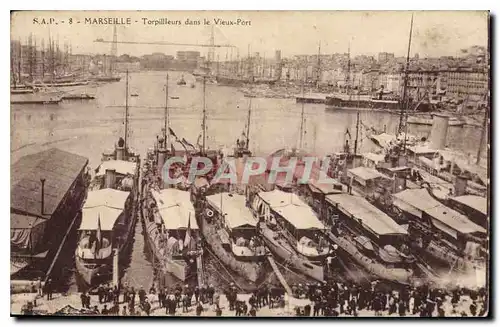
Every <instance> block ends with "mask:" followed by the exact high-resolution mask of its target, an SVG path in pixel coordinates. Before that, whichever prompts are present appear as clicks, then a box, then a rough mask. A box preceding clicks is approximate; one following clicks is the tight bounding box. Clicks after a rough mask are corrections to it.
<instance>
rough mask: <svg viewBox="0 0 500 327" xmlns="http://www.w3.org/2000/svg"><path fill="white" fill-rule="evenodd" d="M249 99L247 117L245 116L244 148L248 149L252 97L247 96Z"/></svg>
mask: <svg viewBox="0 0 500 327" xmlns="http://www.w3.org/2000/svg"><path fill="white" fill-rule="evenodd" d="M249 99H250V101H249V103H248V118H247V132H246V134H247V144H246V148H247V150H248V148H249V146H250V145H249V143H250V121H251V120H250V117H251V114H252V97H250V98H249Z"/></svg>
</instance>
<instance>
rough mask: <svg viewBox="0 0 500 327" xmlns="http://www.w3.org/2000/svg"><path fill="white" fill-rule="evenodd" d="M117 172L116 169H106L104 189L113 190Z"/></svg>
mask: <svg viewBox="0 0 500 327" xmlns="http://www.w3.org/2000/svg"><path fill="white" fill-rule="evenodd" d="M115 172H116V171H115V170H114V169H106V178H105V182H104V188H113V186H114V185H115Z"/></svg>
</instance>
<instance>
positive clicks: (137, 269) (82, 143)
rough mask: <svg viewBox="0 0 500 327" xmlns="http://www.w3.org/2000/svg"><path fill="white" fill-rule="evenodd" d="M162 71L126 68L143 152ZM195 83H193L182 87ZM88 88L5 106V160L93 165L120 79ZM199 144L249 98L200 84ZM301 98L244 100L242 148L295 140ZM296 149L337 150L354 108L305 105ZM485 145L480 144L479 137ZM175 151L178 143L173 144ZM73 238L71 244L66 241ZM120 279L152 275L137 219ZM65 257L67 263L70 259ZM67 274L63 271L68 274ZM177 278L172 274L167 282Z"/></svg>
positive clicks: (455, 140)
mask: <svg viewBox="0 0 500 327" xmlns="http://www.w3.org/2000/svg"><path fill="white" fill-rule="evenodd" d="M166 74H167V73H166V72H139V73H132V74H130V81H129V88H130V93H136V94H137V95H138V96H134V97H130V98H129V101H128V104H129V108H130V109H129V114H130V116H129V121H130V125H129V128H130V133H129V136H128V140H129V141H128V142H129V146H130V147H132V148H133V149H134V150H136V151H138V152H139V153H140V155H141V157H144V156H145V154H146V151H147V149H148V148H150V147H152V146H153V143H154V141H155V139H156V135H157V134H158V133H159V132H160V131H161V128H162V127H163V124H164V122H163V117H164V107H165V84H166ZM180 76H181V73H180V72H169V90H168V94H169V97H170V99H169V100H168V102H169V103H168V105H169V108H170V127H171V128H172V130H173V131H174V132H175V133H176V134H177V136H178V137H179V138H185V139H186V140H188V141H189V142H191V143H193V144H195V143H196V140H197V139H198V135H199V134H200V132H201V121H202V108H203V85H202V84H201V83H200V82H196V81H195V79H194V77H192V76H190V75H188V74H185V76H184V78H185V79H186V82H187V86H179V85H177V83H176V82H177V80H178V79H180ZM190 83H195V88H191V87H189V84H190ZM83 91H85V92H89V93H92V94H95V96H96V99H95V100H81V101H80V100H76V101H63V102H61V103H60V104H59V105H12V106H11V161H12V163H13V162H15V161H17V160H18V159H19V158H20V157H22V156H24V155H27V154H31V153H35V152H38V151H42V150H46V149H48V148H51V147H56V148H59V149H62V150H65V151H69V152H73V153H77V154H80V155H82V156H85V157H87V158H89V166H90V167H91V168H92V170H93V169H95V168H96V167H97V166H98V165H99V163H100V159H101V153H102V152H103V151H105V150H108V149H112V148H113V145H114V143H115V142H116V141H117V140H118V138H119V137H120V136H123V132H124V112H125V110H124V107H125V78H122V80H121V81H120V82H115V83H107V84H101V85H97V86H90V85H86V86H84V90H82V92H83ZM205 101H206V110H207V136H208V138H207V145H208V147H209V148H210V149H219V148H230V147H232V146H233V145H234V144H235V142H236V140H237V139H238V138H240V137H241V133H242V132H243V130H244V129H245V124H246V120H247V111H248V106H249V98H246V97H244V96H243V94H242V93H241V92H239V91H238V90H237V89H236V88H231V87H222V86H217V85H206V98H205ZM301 110H302V104H297V103H295V99H266V98H253V99H252V118H251V121H252V122H251V126H250V149H251V150H252V151H253V152H254V154H255V155H266V154H269V153H271V152H273V151H275V150H277V149H280V148H284V147H289V148H291V147H294V146H298V139H299V130H300V116H301ZM304 110H305V115H304V117H305V122H304V127H305V128H304V129H305V134H304V137H303V140H304V141H303V148H305V150H307V151H309V152H311V153H315V154H317V155H319V156H322V155H325V154H328V153H330V152H332V151H339V150H341V149H342V146H343V144H344V143H345V139H346V137H348V136H347V133H346V130H347V129H349V133H350V135H351V137H352V141H354V138H355V135H356V112H355V111H341V110H338V111H325V106H324V105H322V104H305V105H304ZM360 119H361V122H362V125H364V126H367V127H374V128H376V129H378V130H383V129H384V128H385V129H386V131H387V132H388V133H394V131H395V130H396V129H397V126H398V123H399V117H398V116H397V115H394V114H390V113H385V112H368V111H364V112H361V113H360ZM408 132H409V133H410V134H414V135H417V136H419V137H422V136H425V137H428V135H429V132H430V126H418V125H410V126H409V129H408ZM359 133H360V134H359V140H360V141H359V142H358V148H359V149H360V151H370V150H371V149H373V148H374V145H373V144H372V143H371V141H370V140H368V139H367V138H366V133H365V131H364V128H362V127H360V129H359ZM480 136H481V129H480V128H477V127H467V126H464V127H450V128H449V130H448V138H447V145H448V146H450V147H452V148H460V149H461V150H463V151H465V152H466V153H469V154H470V155H471V156H472V157H474V158H475V156H476V154H477V147H478V145H479V142H480V141H479V140H480ZM485 144H487V142H485ZM174 146H175V147H176V148H178V149H180V148H181V145H180V144H174ZM73 243H74V242H73ZM130 252H131V254H130V262H129V263H128V266H127V267H126V268H125V272H124V277H123V279H124V280H126V281H127V282H128V283H129V284H130V285H132V286H134V287H140V286H143V287H145V288H148V287H150V285H151V282H152V279H153V277H154V271H153V270H154V269H153V265H154V263H153V262H152V258H151V257H150V255H149V254H148V253H149V252H148V249H147V248H146V247H145V244H144V237H143V235H142V225H141V223H140V221H138V223H137V225H136V230H135V236H134V241H133V244H132V249H131V251H130ZM71 262H74V260H73V261H71V260H68V263H67V264H68V265H71ZM65 269H66V270H65V271H67V272H68V274H65V275H68V277H67V280H68V283H67V284H69V285H68V288H69V290H70V291H71V290H74V289H77V288H78V284H79V282H78V278H77V277H76V276H74V275H75V274H74V267H66V268H65ZM69 275H71V276H69ZM177 282H178V281H175V280H172V283H177Z"/></svg>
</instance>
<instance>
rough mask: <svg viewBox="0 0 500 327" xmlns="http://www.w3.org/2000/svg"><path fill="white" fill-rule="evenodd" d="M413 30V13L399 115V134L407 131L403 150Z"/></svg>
mask: <svg viewBox="0 0 500 327" xmlns="http://www.w3.org/2000/svg"><path fill="white" fill-rule="evenodd" d="M412 32H413V14H412V15H411V23H410V37H409V38H408V52H407V53H406V65H405V72H404V84H403V103H402V106H401V114H400V116H399V128H398V134H401V133H402V132H403V128H404V131H405V140H404V142H403V144H404V147H403V150H404V151H405V150H406V125H407V124H406V115H407V111H408V110H407V109H408V108H407V107H408V99H407V93H408V68H409V66H410V48H411V36H412Z"/></svg>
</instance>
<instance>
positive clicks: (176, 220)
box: [152, 188, 198, 229]
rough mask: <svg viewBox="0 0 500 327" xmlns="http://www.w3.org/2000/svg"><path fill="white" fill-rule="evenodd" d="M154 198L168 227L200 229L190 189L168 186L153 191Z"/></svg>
mask: <svg viewBox="0 0 500 327" xmlns="http://www.w3.org/2000/svg"><path fill="white" fill-rule="evenodd" d="M152 194H153V198H154V199H155V201H156V205H157V207H158V210H159V212H160V215H161V217H162V219H163V224H164V225H165V228H166V229H187V228H188V226H189V227H190V228H191V229H198V223H197V222H196V217H195V211H194V206H193V204H192V203H191V196H190V193H189V192H188V191H182V190H178V189H175V188H167V189H164V190H161V191H160V192H156V191H153V192H152Z"/></svg>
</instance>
